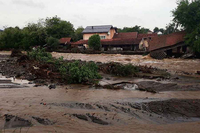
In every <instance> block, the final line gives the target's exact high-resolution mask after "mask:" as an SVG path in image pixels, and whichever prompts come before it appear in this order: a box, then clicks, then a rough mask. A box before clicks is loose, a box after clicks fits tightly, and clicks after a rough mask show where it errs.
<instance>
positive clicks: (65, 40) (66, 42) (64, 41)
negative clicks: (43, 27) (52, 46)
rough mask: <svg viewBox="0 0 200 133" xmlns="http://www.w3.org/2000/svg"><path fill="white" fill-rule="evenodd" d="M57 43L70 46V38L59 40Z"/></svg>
mask: <svg viewBox="0 0 200 133" xmlns="http://www.w3.org/2000/svg"><path fill="white" fill-rule="evenodd" d="M59 42H60V44H61V45H70V44H71V42H72V38H70V37H66V38H61V39H60V40H59Z"/></svg>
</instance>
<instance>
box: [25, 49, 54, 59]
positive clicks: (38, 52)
mask: <svg viewBox="0 0 200 133" xmlns="http://www.w3.org/2000/svg"><path fill="white" fill-rule="evenodd" d="M28 56H29V58H30V59H34V60H37V61H42V62H51V61H53V57H52V55H51V54H50V53H47V52H45V50H44V49H41V48H37V49H33V50H32V51H31V52H28Z"/></svg>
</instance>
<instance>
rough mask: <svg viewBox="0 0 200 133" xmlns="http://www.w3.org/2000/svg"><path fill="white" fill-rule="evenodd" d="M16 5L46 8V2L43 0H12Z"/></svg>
mask: <svg viewBox="0 0 200 133" xmlns="http://www.w3.org/2000/svg"><path fill="white" fill-rule="evenodd" d="M12 2H13V3H14V4H16V5H24V6H28V7H32V8H40V9H43V8H45V6H44V4H43V3H41V2H34V1H33V0H12Z"/></svg>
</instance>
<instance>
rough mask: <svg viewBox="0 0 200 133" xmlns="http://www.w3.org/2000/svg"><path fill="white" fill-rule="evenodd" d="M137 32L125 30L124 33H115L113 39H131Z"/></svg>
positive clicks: (135, 36)
mask: <svg viewBox="0 0 200 133" xmlns="http://www.w3.org/2000/svg"><path fill="white" fill-rule="evenodd" d="M137 35H138V33H137V32H126V33H115V35H114V37H113V39H117V38H120V39H130V38H131V39H132V38H137Z"/></svg>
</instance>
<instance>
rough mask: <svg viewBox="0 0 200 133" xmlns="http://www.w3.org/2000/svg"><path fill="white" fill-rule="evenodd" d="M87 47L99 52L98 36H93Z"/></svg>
mask: <svg viewBox="0 0 200 133" xmlns="http://www.w3.org/2000/svg"><path fill="white" fill-rule="evenodd" d="M88 45H89V47H90V48H92V49H93V50H100V49H101V39H100V36H99V35H93V36H91V37H90V38H89V40H88Z"/></svg>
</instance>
